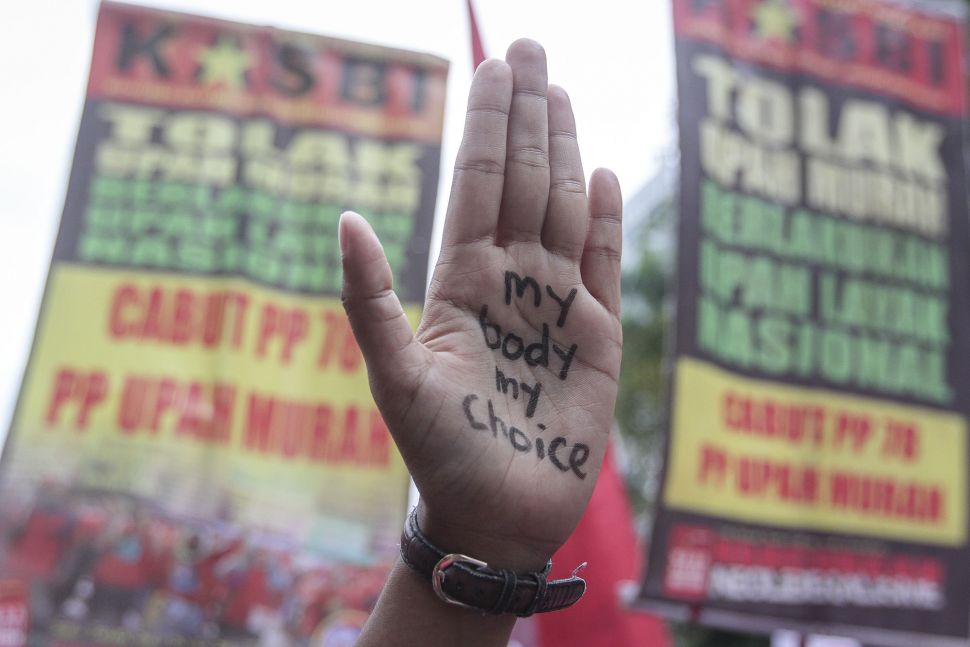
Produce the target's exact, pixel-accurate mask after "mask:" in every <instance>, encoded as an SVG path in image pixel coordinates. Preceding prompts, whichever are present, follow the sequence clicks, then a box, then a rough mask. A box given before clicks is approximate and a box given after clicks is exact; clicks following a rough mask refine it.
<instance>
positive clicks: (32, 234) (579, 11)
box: [0, 0, 676, 440]
mask: <svg viewBox="0 0 970 647" xmlns="http://www.w3.org/2000/svg"><path fill="white" fill-rule="evenodd" d="M142 4H146V5H148V6H153V7H161V8H165V9H170V10H175V11H185V12H190V13H197V14H203V15H209V16H213V17H218V18H223V19H228V20H236V21H241V22H250V23H255V24H263V25H272V26H274V27H280V28H283V29H294V30H299V31H304V32H311V33H318V34H323V35H327V36H335V37H340V38H347V39H352V40H360V41H366V42H372V43H377V44H382V45H388V46H393V47H400V48H405V49H412V50H417V51H423V52H428V53H431V54H436V55H438V56H441V57H443V58H445V59H447V60H449V61H450V63H451V68H450V71H449V80H448V98H447V106H446V114H445V125H444V136H443V143H442V174H441V181H440V184H439V189H438V194H439V200H438V209H437V213H436V216H437V218H438V226H440V221H441V218H442V214H443V212H444V207H445V202H446V198H447V196H448V192H449V188H450V183H451V178H450V175H451V166H452V164H453V162H454V158H455V153H456V151H457V149H458V145H459V143H460V139H461V131H462V121H463V118H464V106H465V96H466V93H467V90H468V84H469V82H470V80H471V72H472V64H471V48H470V45H469V41H468V23H467V18H466V12H465V2H464V0H409V1H408V2H400V1H392V0H351V1H349V2H339V3H337V2H328V1H326V0H320V1H317V2H308V1H307V0H270V1H267V0H255V1H253V0H174V1H169V0H150V1H145V2H143V3H142ZM97 8H98V3H97V2H96V1H95V0H31V1H30V2H16V3H8V5H7V6H6V7H5V8H4V20H3V21H2V22H0V80H2V83H3V87H4V92H3V95H2V101H0V200H2V202H0V296H2V303H3V306H2V310H0V311H2V313H3V314H2V317H0V440H2V438H3V436H4V435H5V433H6V431H7V429H8V427H9V423H10V419H11V416H12V414H13V409H14V404H15V401H16V396H17V391H18V389H19V385H20V380H21V378H22V376H23V371H24V367H25V365H26V361H27V355H28V352H29V349H30V343H31V341H32V338H33V333H34V326H35V325H36V321H37V315H38V312H39V309H40V302H41V296H42V293H43V289H44V282H45V281H46V278H47V270H48V266H49V263H50V255H51V250H52V249H53V244H54V239H55V237H56V234H57V227H58V223H59V221H60V215H61V209H62V207H63V202H64V193H65V190H66V186H67V178H68V174H69V172H70V165H71V156H72V154H73V150H74V141H75V139H76V137H77V128H78V123H79V122H80V118H81V108H82V106H83V102H84V90H85V85H86V82H87V74H88V65H89V61H90V52H91V46H92V42H93V39H94V26H95V19H96V16H97ZM476 9H477V14H478V22H479V28H480V30H481V33H482V37H483V40H484V43H485V48H486V53H487V54H489V55H490V56H495V57H501V56H504V54H505V50H506V48H507V47H508V45H509V44H510V43H511V42H512V41H514V40H515V39H516V38H520V37H529V38H533V39H535V40H538V41H539V42H540V43H542V44H543V46H544V47H545V49H546V54H547V58H548V61H549V79H550V82H553V83H557V84H559V85H561V86H563V87H564V88H565V89H566V90H567V91H568V92H569V94H570V98H571V100H572V104H573V109H574V112H575V113H576V122H577V125H578V134H579V141H580V147H581V149H582V153H583V163H584V167H585V170H586V173H587V176H588V175H589V174H590V173H591V172H592V171H593V170H594V169H595V168H597V167H599V166H607V167H609V168H611V169H613V171H614V172H615V173H616V174H617V176H618V178H619V180H620V185H621V187H622V188H623V192H624V196H625V197H630V196H632V195H633V194H634V193H635V192H636V191H637V189H639V188H640V187H641V186H643V185H644V184H645V183H646V182H647V181H648V180H649V179H650V178H651V177H652V176H653V174H654V173H656V172H657V170H658V168H659V165H660V161H661V159H662V157H663V156H664V155H665V154H667V153H668V152H669V151H670V150H671V148H672V147H673V146H674V145H675V143H676V132H675V125H674V108H675V103H674V61H673V39H672V33H671V29H672V28H671V17H670V7H669V3H668V2H667V0H596V1H595V2H585V3H580V2H576V1H574V0H558V1H555V0H548V1H547V0H477V2H476ZM434 254H435V252H434V251H433V252H432V255H434ZM66 325H69V323H67V324H66Z"/></svg>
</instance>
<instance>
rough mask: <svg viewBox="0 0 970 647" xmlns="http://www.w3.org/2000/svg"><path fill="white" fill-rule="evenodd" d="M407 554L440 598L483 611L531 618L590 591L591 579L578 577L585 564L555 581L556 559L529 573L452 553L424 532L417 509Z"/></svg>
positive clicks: (406, 538)
mask: <svg viewBox="0 0 970 647" xmlns="http://www.w3.org/2000/svg"><path fill="white" fill-rule="evenodd" d="M401 558H402V559H403V560H404V563H405V564H407V565H408V566H409V567H410V568H411V570H413V571H415V572H417V573H419V574H420V575H421V576H422V577H424V578H425V579H426V580H428V581H429V582H431V585H432V587H434V591H435V593H436V594H437V595H438V597H439V598H441V599H442V600H444V601H445V602H448V603H449V604H454V605H457V606H461V607H466V608H470V609H475V610H478V611H482V612H483V613H490V614H495V615H499V614H502V613H514V614H515V615H517V616H520V617H526V616H531V615H532V614H533V613H545V612H546V611H558V610H559V609H565V608H566V607H569V606H572V605H573V604H575V603H576V601H577V600H579V598H581V597H583V593H585V592H586V580H584V579H583V578H581V577H578V576H577V575H576V571H578V570H579V568H577V569H576V571H574V572H573V574H572V576H570V577H567V578H565V579H562V580H552V581H549V580H548V579H547V577H546V576H547V575H548V574H549V569H550V568H551V567H552V562H549V563H548V564H546V567H545V569H543V570H542V571H541V572H537V573H525V574H523V573H513V572H512V571H508V570H500V569H494V568H491V567H489V566H488V565H487V564H485V563H484V562H482V561H480V560H477V559H474V558H472V557H468V556H467V555H462V554H459V553H446V552H445V551H443V550H441V549H440V548H438V547H437V546H435V545H434V544H432V543H431V542H430V541H429V540H428V538H427V537H425V536H424V533H422V532H421V529H420V528H419V527H418V519H417V511H416V510H413V511H412V512H411V514H410V515H409V516H408V520H407V523H406V524H405V525H404V532H403V533H402V535H401ZM584 566H585V564H584ZM580 568H582V567H580Z"/></svg>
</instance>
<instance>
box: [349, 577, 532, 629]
mask: <svg viewBox="0 0 970 647" xmlns="http://www.w3.org/2000/svg"><path fill="white" fill-rule="evenodd" d="M515 619H516V618H515V616H513V615H510V614H505V615H501V616H491V615H483V614H482V612H481V611H473V610H470V609H462V608H460V607H457V606H453V605H450V604H447V603H445V602H443V601H441V600H439V599H438V597H437V596H436V595H435V593H434V591H433V590H432V589H431V584H430V583H429V582H427V581H426V580H424V579H422V578H421V577H420V576H419V575H417V574H416V573H414V572H413V571H411V570H410V569H409V568H408V567H407V566H406V565H405V564H404V562H402V561H401V560H398V562H397V564H395V566H394V568H393V570H392V571H391V575H390V577H389V578H388V580H387V584H386V585H385V586H384V591H383V592H382V593H381V597H380V600H378V602H377V606H376V607H375V608H374V612H373V613H372V614H371V616H370V619H369V620H368V622H367V626H366V627H364V632H363V634H362V635H361V637H360V639H359V640H358V642H357V645H358V647H389V646H391V645H394V646H400V647H410V646H411V645H414V646H415V647H417V646H419V645H420V646H421V647H454V645H463V646H465V647H505V646H506V645H508V642H509V635H510V634H511V633H512V627H513V626H514V625H515Z"/></svg>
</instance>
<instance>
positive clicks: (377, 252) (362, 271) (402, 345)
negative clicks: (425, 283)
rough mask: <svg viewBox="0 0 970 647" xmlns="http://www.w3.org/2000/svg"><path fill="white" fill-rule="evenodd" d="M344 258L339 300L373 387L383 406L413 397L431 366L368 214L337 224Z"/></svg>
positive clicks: (348, 215) (349, 215) (353, 215)
mask: <svg viewBox="0 0 970 647" xmlns="http://www.w3.org/2000/svg"><path fill="white" fill-rule="evenodd" d="M337 235H338V238H339V240H340V255H341V257H342V260H343V270H344V285H343V293H342V295H341V298H342V300H343V304H344V309H345V310H346V311H347V316H348V317H349V319H350V326H351V327H352V328H353V330H354V337H356V339H357V345H358V346H360V349H361V351H362V352H363V354H364V361H365V362H367V372H368V375H369V376H370V380H371V390H372V391H373V392H374V397H375V399H376V400H377V403H378V404H379V405H380V406H381V407H382V408H383V407H385V406H393V405H394V404H395V403H394V402H389V401H387V399H388V398H392V399H393V398H394V397H395V396H397V397H398V398H409V397H410V396H411V395H412V393H411V392H412V391H413V388H415V387H413V386H412V384H413V385H417V384H419V383H420V381H419V378H420V376H421V375H422V374H423V372H424V369H425V367H426V366H427V361H426V351H425V349H424V347H423V346H421V345H420V344H419V343H418V342H417V341H416V340H415V339H414V333H413V332H412V331H411V325H410V324H409V323H408V320H407V316H406V315H405V314H404V309H403V308H402V307H401V302H400V301H399V300H398V298H397V295H396V294H394V290H393V287H392V275H391V266H390V265H388V263H387V257H386V256H385V255H384V248H383V247H382V246H381V243H380V241H379V240H378V239H377V235H376V234H375V233H374V230H373V229H371V226H370V225H369V224H368V223H367V221H366V220H364V218H362V217H361V216H360V215H358V214H356V213H354V212H353V211H347V212H345V213H343V214H342V215H341V216H340V224H339V225H338V227H337Z"/></svg>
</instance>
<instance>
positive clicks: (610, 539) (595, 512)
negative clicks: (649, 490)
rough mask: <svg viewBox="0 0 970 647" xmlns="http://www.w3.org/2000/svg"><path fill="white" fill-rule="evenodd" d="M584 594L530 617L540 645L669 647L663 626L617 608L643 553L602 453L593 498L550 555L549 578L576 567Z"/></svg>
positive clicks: (616, 476) (635, 576)
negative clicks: (622, 587) (570, 603)
mask: <svg viewBox="0 0 970 647" xmlns="http://www.w3.org/2000/svg"><path fill="white" fill-rule="evenodd" d="M583 562H589V566H588V567H587V568H586V569H585V570H584V571H583V572H582V576H583V578H584V579H585V580H586V583H587V589H586V595H584V596H583V598H582V599H581V600H580V601H579V602H577V603H576V604H575V605H574V606H572V607H570V608H569V609H566V610H564V611H557V612H555V613H548V614H540V615H536V616H534V617H535V618H536V619H537V620H538V623H537V624H538V627H539V636H540V641H539V644H540V645H541V646H542V647H571V646H573V645H575V646H576V647H579V646H582V647H668V646H670V645H672V644H673V643H672V642H671V641H670V638H669V637H668V635H667V629H666V627H665V625H664V623H663V622H662V621H661V620H658V619H657V618H654V617H653V616H650V615H647V614H646V613H643V612H642V611H629V610H627V609H625V608H623V607H622V606H621V605H620V600H619V596H618V595H617V586H618V585H619V584H620V583H621V582H627V581H633V582H639V580H640V575H641V572H640V568H641V565H642V564H643V551H642V550H641V547H640V546H639V545H638V542H637V538H636V533H635V532H634V530H633V522H632V515H631V511H630V503H629V501H628V500H627V497H626V491H625V490H624V488H623V480H622V479H621V478H620V475H619V473H618V472H617V470H616V464H615V463H614V461H613V448H612V446H611V447H610V448H609V449H608V450H607V452H606V458H605V459H604V460H603V469H602V471H601V472H600V477H599V482H598V483H597V484H596V490H594V492H593V498H592V499H591V500H590V502H589V507H588V508H587V509H586V513H585V514H584V515H583V518H582V520H580V522H579V526H577V528H576V532H574V533H573V535H572V537H570V538H569V540H568V541H567V542H566V543H565V544H564V545H563V547H562V548H560V549H559V550H558V551H557V552H556V554H555V556H554V557H553V569H552V574H551V576H552V577H557V578H559V577H565V576H567V575H569V573H570V572H571V571H572V569H574V568H575V567H576V566H577V565H579V564H582V563H583Z"/></svg>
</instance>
